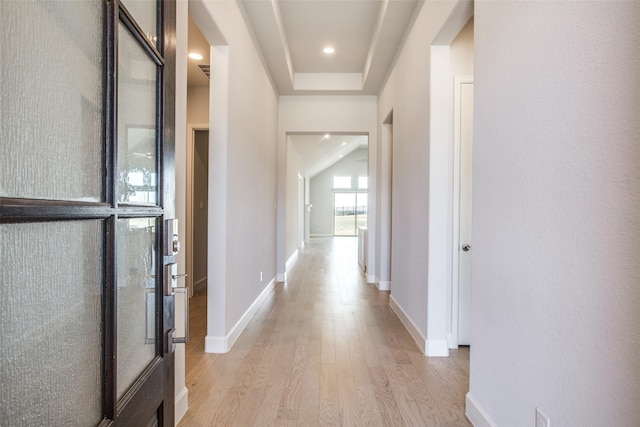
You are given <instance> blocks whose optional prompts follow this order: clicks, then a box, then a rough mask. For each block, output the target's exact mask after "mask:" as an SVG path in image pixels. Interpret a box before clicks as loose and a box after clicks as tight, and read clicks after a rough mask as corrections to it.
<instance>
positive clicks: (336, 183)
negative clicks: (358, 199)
mask: <svg viewBox="0 0 640 427" xmlns="http://www.w3.org/2000/svg"><path fill="white" fill-rule="evenodd" d="M333 188H351V177H350V176H334V177H333Z"/></svg>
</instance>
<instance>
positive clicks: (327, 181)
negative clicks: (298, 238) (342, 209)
mask: <svg viewBox="0 0 640 427" xmlns="http://www.w3.org/2000/svg"><path fill="white" fill-rule="evenodd" d="M368 151H369V150H368V148H358V149H356V150H353V151H352V152H351V153H350V154H348V155H347V156H345V157H344V158H342V159H340V160H339V161H338V162H336V163H334V164H333V165H331V166H329V167H328V168H327V169H325V170H323V171H322V172H320V173H319V174H317V175H316V176H314V177H313V178H311V180H310V181H311V185H310V194H309V203H311V205H313V207H312V208H311V213H310V214H311V215H310V220H311V221H310V223H311V224H310V225H311V235H312V236H314V235H315V236H332V235H333V177H334V176H351V177H352V182H351V186H352V187H351V189H345V190H343V191H350V190H357V189H358V177H359V176H367V163H366V162H360V161H358V160H361V159H362V158H367V154H368ZM354 231H355V230H354Z"/></svg>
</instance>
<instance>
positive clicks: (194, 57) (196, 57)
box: [189, 52, 203, 61]
mask: <svg viewBox="0 0 640 427" xmlns="http://www.w3.org/2000/svg"><path fill="white" fill-rule="evenodd" d="M189 58H191V59H195V60H196V61H200V60H201V59H202V58H203V56H202V55H200V54H199V53H196V52H191V53H190V54H189Z"/></svg>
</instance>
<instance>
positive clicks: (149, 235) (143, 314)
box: [117, 218, 156, 398]
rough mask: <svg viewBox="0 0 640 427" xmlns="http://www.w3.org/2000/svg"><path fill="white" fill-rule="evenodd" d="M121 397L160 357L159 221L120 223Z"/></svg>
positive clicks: (118, 299) (119, 354)
mask: <svg viewBox="0 0 640 427" xmlns="http://www.w3.org/2000/svg"><path fill="white" fill-rule="evenodd" d="M117 228H118V231H117V268H118V289H117V292H118V296H117V307H118V348H117V353H118V375H117V382H118V386H117V395H118V398H120V397H122V395H123V394H124V392H125V391H127V389H128V388H129V387H130V386H131V385H132V384H133V382H134V381H135V380H136V378H138V376H140V374H141V373H142V372H143V371H144V369H145V368H146V367H147V366H148V365H149V363H150V362H151V361H152V360H153V359H154V357H155V356H156V346H155V342H156V341H155V336H156V322H155V312H156V310H155V308H156V294H155V290H156V249H155V244H156V220H155V218H132V219H122V220H118V227H117Z"/></svg>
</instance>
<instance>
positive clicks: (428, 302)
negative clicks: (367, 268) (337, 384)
mask: <svg viewBox="0 0 640 427" xmlns="http://www.w3.org/2000/svg"><path fill="white" fill-rule="evenodd" d="M460 5H463V6H464V5H467V8H468V5H469V3H468V2H457V3H456V2H425V3H424V5H423V6H422V9H421V10H420V13H419V15H418V17H417V19H416V21H415V23H414V26H413V28H412V30H411V33H410V34H409V36H408V37H407V40H406V42H405V45H404V47H403V49H402V52H401V54H400V55H399V57H398V59H397V62H396V64H395V66H394V69H393V71H392V73H391V75H390V77H389V79H388V81H387V83H386V84H385V87H384V88H383V90H382V91H381V94H380V97H379V102H378V122H379V125H380V126H382V122H383V120H385V119H386V118H387V117H388V115H389V113H390V112H391V111H393V144H392V146H393V152H392V156H391V157H392V159H393V164H392V169H393V183H392V190H391V191H392V194H393V206H392V212H391V217H392V230H393V233H392V242H391V259H392V263H391V278H392V281H393V284H392V286H391V306H392V307H393V308H394V310H395V311H396V313H398V314H399V316H400V318H401V319H402V320H403V322H404V323H405V325H406V326H407V328H408V329H409V331H410V333H411V334H412V336H413V337H414V339H415V340H416V342H417V343H418V345H419V346H420V347H421V348H422V349H423V350H424V351H425V352H426V354H428V355H433V356H443V355H447V354H448V348H447V341H446V334H447V311H448V299H447V288H448V282H447V277H448V274H447V259H448V258H449V252H450V247H449V244H448V242H449V240H448V238H449V236H448V234H447V226H448V224H449V215H450V213H449V211H448V206H449V192H450V187H449V185H448V179H449V178H448V176H449V175H448V174H449V172H448V167H449V166H448V162H449V161H450V160H449V155H448V153H449V144H450V141H449V140H448V139H447V135H446V132H445V138H441V139H439V140H432V138H431V135H430V131H431V125H432V122H431V120H432V118H431V109H430V100H431V88H430V72H431V61H432V58H431V44H432V43H433V42H434V40H435V39H436V36H438V35H439V33H440V30H441V29H442V28H443V26H444V25H445V23H446V22H447V21H448V20H450V19H451V17H452V16H453V15H456V16H457V15H460V10H459V9H460V7H459V6H460ZM463 12H464V11H463ZM467 19H468V15H467ZM467 19H464V20H463V21H462V22H461V24H460V25H459V26H458V27H457V30H456V31H453V32H452V33H451V34H450V38H449V40H448V42H449V43H450V42H451V40H453V38H454V37H455V35H456V34H457V33H458V32H459V30H460V29H461V28H462V27H463V25H464V23H465V22H466V21H467ZM451 88H453V85H451ZM451 90H452V89H451ZM447 111H448V110H445V111H443V113H442V114H444V115H445V116H447V114H448V112H447ZM432 152H433V153H434V154H433V156H432ZM436 172H437V173H436ZM434 177H435V178H436V179H435V180H434ZM436 203H437V205H436ZM436 207H437V208H438V210H437V211H436V209H435V208H436ZM430 218H431V222H430ZM434 219H438V221H439V222H437V221H434ZM436 273H437V274H436Z"/></svg>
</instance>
